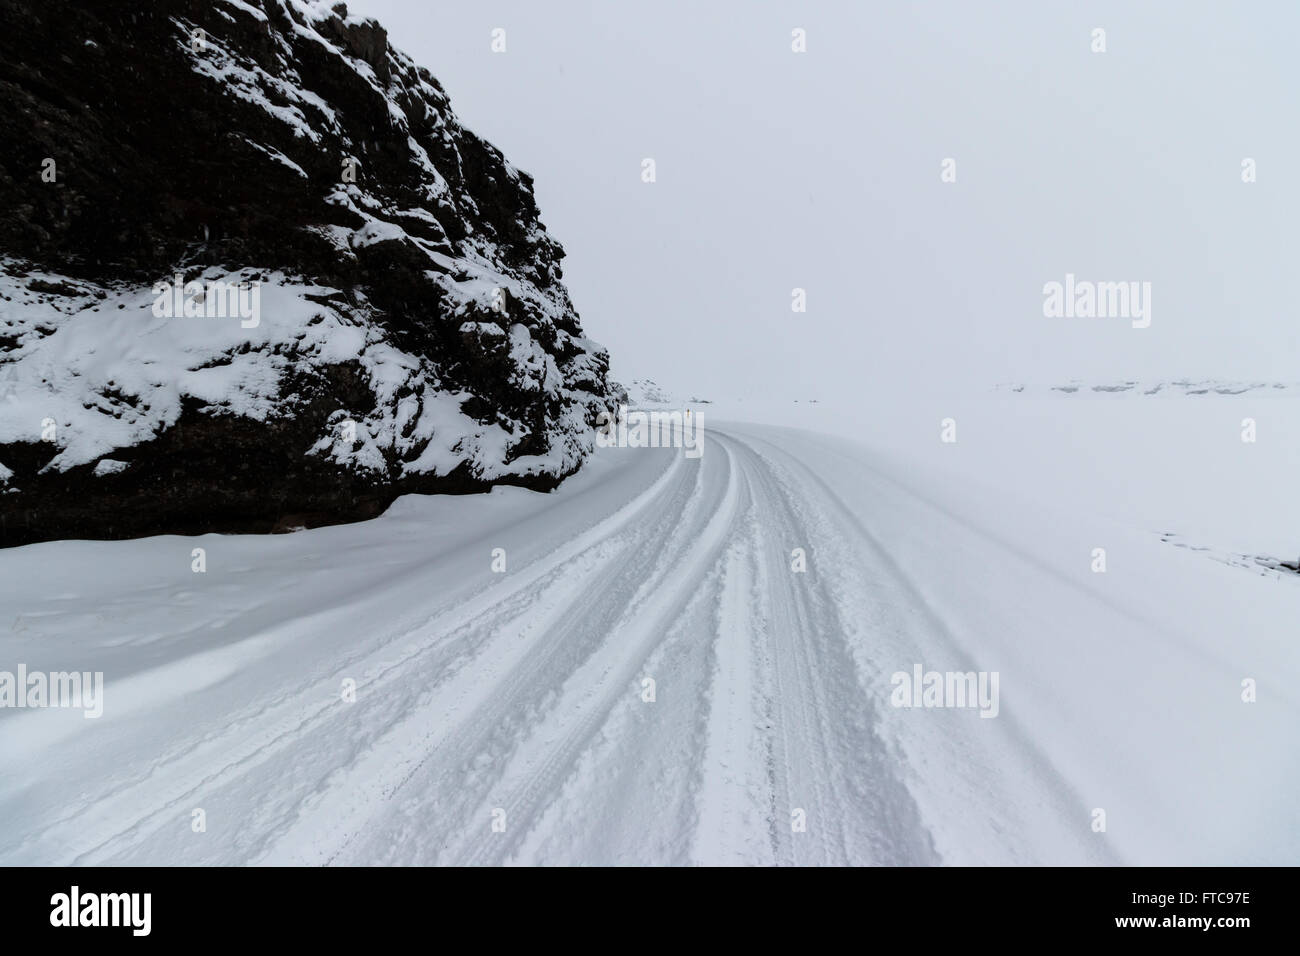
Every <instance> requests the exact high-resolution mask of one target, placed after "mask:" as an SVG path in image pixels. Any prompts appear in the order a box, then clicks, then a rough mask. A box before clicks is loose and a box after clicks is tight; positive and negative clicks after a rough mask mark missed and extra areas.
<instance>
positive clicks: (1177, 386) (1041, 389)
mask: <svg viewBox="0 0 1300 956" xmlns="http://www.w3.org/2000/svg"><path fill="white" fill-rule="evenodd" d="M993 390H994V391H995V392H1012V393H1015V394H1028V395H1047V394H1052V393H1060V394H1063V395H1075V394H1095V395H1123V394H1129V395H1243V394H1245V393H1247V392H1255V393H1260V392H1265V393H1268V394H1270V395H1281V396H1288V397H1291V396H1300V383H1297V382H1231V381H1221V380H1218V379H1175V380H1173V381H1165V382H1138V381H1122V382H1084V381H1080V380H1077V379H1072V380H1071V381H1068V382H1065V383H1064V384H1061V385H1029V384H1024V383H1003V384H1000V385H995V386H994V387H993Z"/></svg>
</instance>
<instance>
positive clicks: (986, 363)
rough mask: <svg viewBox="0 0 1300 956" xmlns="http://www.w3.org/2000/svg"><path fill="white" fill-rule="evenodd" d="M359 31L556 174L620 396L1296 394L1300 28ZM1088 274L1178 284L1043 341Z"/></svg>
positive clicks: (642, 20) (525, 158) (946, 10)
mask: <svg viewBox="0 0 1300 956" xmlns="http://www.w3.org/2000/svg"><path fill="white" fill-rule="evenodd" d="M349 9H350V11H351V12H353V13H363V14H367V15H372V16H375V17H377V18H379V19H380V20H381V21H382V22H383V23H384V25H385V26H386V27H387V29H388V31H389V37H390V41H391V42H392V43H394V44H395V45H396V46H398V47H400V48H402V49H404V50H405V51H406V52H408V53H409V54H411V55H412V56H413V57H414V58H415V59H416V60H417V61H419V62H420V63H422V64H423V65H425V66H428V67H429V68H430V69H431V70H432V71H433V72H434V74H435V75H437V76H438V78H439V79H440V80H441V81H442V83H443V84H444V86H445V87H446V88H447V90H448V92H449V94H450V95H451V100H452V106H453V108H454V109H455V110H456V112H457V113H458V115H459V116H460V117H461V119H462V120H463V121H464V122H465V124H466V125H467V126H469V127H470V128H471V129H473V130H475V131H476V132H478V133H480V134H481V135H483V136H484V137H486V138H487V139H489V140H491V141H492V142H493V143H495V144H496V145H498V146H499V147H500V148H501V149H502V150H503V151H504V152H505V154H506V155H507V157H508V158H509V159H510V160H511V161H512V162H513V163H514V164H515V165H517V166H519V167H521V168H523V169H526V170H528V171H529V172H531V173H532V174H533V175H534V176H535V177H536V188H537V196H538V203H539V205H540V207H541V210H542V217H543V220H544V221H545V222H546V224H547V227H548V228H549V229H550V230H551V231H552V232H553V233H554V234H555V235H556V236H557V238H559V239H560V241H561V242H563V244H564V246H565V248H566V249H567V251H568V259H567V260H566V265H565V274H566V281H567V283H568V285H569V289H570V291H571V293H572V295H573V298H574V301H575V303H576V305H577V307H578V310H579V312H580V313H581V314H582V316H583V320H584V323H585V325H586V328H587V329H588V331H589V333H590V334H591V335H592V336H593V337H595V338H597V339H598V340H600V341H601V342H602V343H604V344H605V345H606V346H608V347H609V348H610V350H611V352H612V353H613V356H614V364H615V369H616V371H617V372H619V373H620V374H622V375H624V376H627V377H633V376H649V377H653V378H656V379H658V380H659V381H661V382H662V383H664V384H666V385H668V386H669V387H670V388H672V389H674V390H676V391H679V392H686V393H690V392H694V393H698V394H701V395H704V396H706V397H737V396H758V395H768V396H781V397H786V396H788V397H821V398H823V399H834V398H851V397H853V396H854V395H857V394H860V393H861V394H865V393H866V392H867V391H871V390H873V389H871V386H877V385H878V386H881V387H884V388H888V389H890V390H898V389H904V390H906V389H912V388H915V389H923V390H929V389H935V388H942V387H946V386H948V385H958V386H964V385H969V386H974V387H977V388H982V387H984V386H986V385H991V384H993V383H995V382H1000V381H1006V380H1029V381H1033V382H1047V383H1052V382H1056V381H1060V380H1062V379H1065V378H1069V377H1076V376H1077V377H1083V378H1089V379H1101V378H1106V379H1111V378H1123V377H1140V378H1150V377H1175V376H1179V375H1193V376H1202V375H1217V376H1220V377H1231V378H1241V377H1247V378H1249V377H1268V378H1280V379H1286V380H1289V381H1295V380H1300V362H1297V341H1296V332H1295V329H1296V326H1297V321H1296V319H1297V317H1296V315H1295V308H1294V295H1293V293H1292V291H1291V281H1290V277H1291V272H1292V270H1293V269H1294V267H1295V264H1296V260H1297V250H1298V248H1300V244H1298V243H1297V239H1296V225H1295V220H1296V212H1297V210H1298V209H1300V204H1298V203H1297V199H1300V195H1298V193H1297V185H1296V173H1295V170H1297V169H1300V149H1298V146H1300V142H1298V137H1297V132H1296V125H1297V124H1296V122H1295V117H1296V116H1297V115H1298V113H1300V110H1298V109H1297V106H1300V104H1298V103H1297V98H1298V93H1300V82H1297V79H1298V77H1297V70H1296V68H1295V66H1294V63H1295V53H1294V50H1293V49H1292V47H1293V46H1294V37H1295V36H1296V35H1297V33H1298V32H1300V31H1298V30H1297V26H1300V15H1298V14H1297V7H1296V5H1294V4H1291V3H1283V2H1275V3H1251V2H1246V3H1240V2H1239V3H1228V2H1222V3H1186V2H1167V3H1164V2H1162V3H1151V2H1144V3H1138V4H1133V3H1115V4H1111V3H1089V4H1086V5H1085V4H1063V3H1062V4H1058V3H1041V2H1040V3H1005V2H1003V3H996V4H993V3H969V2H930V0H925V2H916V3H906V4H904V3H865V2H856V3H848V2H825V3H816V4H813V3H767V2H764V3H756V2H744V3H742V2H707V3H686V2H679V3H673V2H655V3H652V4H633V3H615V2H595V0H593V2H578V0H566V2H550V3H538V2H491V0H488V2H483V0H475V2H439V3H430V2H425V0H351V2H349ZM496 27H501V28H504V29H505V30H506V42H507V52H506V53H504V54H494V53H493V52H492V51H491V48H490V43H491V31H492V29H493V28H496ZM796 27H801V28H803V29H805V30H806V31H807V37H808V41H807V42H808V52H807V53H804V54H795V53H793V52H792V51H791V30H792V29H794V28H796ZM1095 27H1102V28H1104V29H1105V31H1106V44H1107V51H1106V52H1105V53H1093V52H1091V49H1090V44H1091V31H1092V30H1093V28H1095ZM644 157H653V158H654V159H655V161H656V163H657V172H658V181H657V182H656V183H654V184H645V183H642V182H641V179H640V164H641V160H642V159H643V158H644ZM946 157H952V158H954V159H955V160H956V163H957V182H956V183H952V184H945V183H942V182H941V181H940V164H941V162H942V160H943V159H944V158H946ZM1244 157H1252V158H1254V159H1255V160H1256V162H1257V164H1258V167H1257V168H1258V181H1257V182H1256V183H1254V184H1250V185H1247V184H1243V183H1242V181H1241V161H1242V159H1243V158H1244ZM1067 272H1073V273H1074V274H1075V275H1076V276H1077V277H1078V278H1080V279H1092V280H1098V281H1120V280H1137V281H1149V282H1151V283H1152V303H1151V305H1152V324H1151V327H1150V328H1147V329H1133V328H1132V327H1131V325H1130V323H1129V321H1127V320H1126V319H1121V318H1109V319H1078V318H1075V319H1064V318H1045V317H1044V316H1043V314H1042V302H1043V296H1042V287H1043V284H1044V283H1045V282H1049V281H1053V280H1055V281H1063V280H1064V278H1065V274H1066V273H1067ZM796 286H798V287H803V288H806V289H807V290H808V311H807V313H806V314H795V313H792V312H791V309H790V300H791V289H792V288H794V287H796Z"/></svg>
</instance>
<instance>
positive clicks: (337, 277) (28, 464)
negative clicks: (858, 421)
mask: <svg viewBox="0 0 1300 956" xmlns="http://www.w3.org/2000/svg"><path fill="white" fill-rule="evenodd" d="M0 63H3V64H4V67H3V70H0V105H2V106H3V110H0V136H2V137H3V139H4V141H5V143H6V146H5V149H4V151H3V154H2V155H0V545H12V544H21V543H25V542H28V541H36V540H44V539H49V538H60V537H118V536H127V535H136V534H144V533H151V532H159V531H178V532H198V531H211V530H219V531H257V530H271V529H273V528H274V527H276V526H297V525H303V524H307V525H310V524H318V523H327V522H333V521H342V520H351V519H356V518H362V517H368V516H371V515H374V514H377V513H378V512H379V511H382V510H383V508H385V507H386V506H387V505H388V503H389V502H391V501H392V500H393V498H395V497H396V496H397V495H399V494H403V493H406V492H466V491H477V490H484V489H486V488H487V487H489V486H491V485H492V484H496V483H512V484H520V485H525V486H528V487H533V488H538V489H547V488H550V487H553V486H554V485H555V484H556V483H557V482H558V481H560V480H561V479H562V478H563V477H564V476H566V475H568V474H570V473H572V472H573V471H574V470H576V469H577V468H578V467H579V465H580V464H581V462H582V459H583V457H584V455H585V454H586V453H587V452H588V451H589V450H590V448H591V444H592V433H591V430H590V429H591V426H592V424H594V422H595V419H596V415H597V414H598V412H599V411H600V409H601V408H604V407H607V406H608V405H609V404H610V402H611V391H610V385H609V384H608V382H607V380H606V374H607V370H608V360H607V356H606V354H605V352H604V350H603V349H601V348H600V347H599V346H598V345H596V344H595V343H593V342H591V341H590V340H588V339H587V338H585V337H584V335H583V333H582V329H581V326H580V324H579V320H578V316H577V314H576V313H575V311H574V308H573V305H572V303H571V302H570V300H569V296H568V292H567V291H566V289H565V288H564V285H563V284H562V281H561V280H562V271H561V268H560V260H561V258H562V256H563V250H562V249H561V248H560V246H559V244H558V243H557V242H556V241H555V240H554V239H552V238H551V237H550V236H549V235H548V234H547V232H546V230H545V228H544V227H543V226H542V224H541V222H540V220H539V214H538V210H537V206H536V203H535V201H534V198H533V192H532V181H531V179H530V177H529V176H528V175H527V174H526V173H524V172H521V171H520V170H517V169H515V168H514V167H513V166H511V165H510V164H509V163H508V162H507V161H506V160H505V159H504V157H503V156H502V155H501V154H500V152H499V151H498V150H496V149H495V148H494V147H493V146H491V145H490V144H488V143H486V142H484V141H483V140H481V139H479V138H478V137H476V136H475V135H474V134H473V133H470V132H469V131H467V130H466V129H464V128H463V127H462V126H461V125H460V123H459V121H458V120H457V119H456V116H455V114H454V113H452V111H451V109H450V107H449V105H448V101H447V97H446V94H445V93H444V92H443V90H442V88H441V87H440V86H439V84H438V82H437V80H436V79H434V77H433V76H432V75H431V74H430V73H429V72H428V71H427V70H425V69H424V68H422V67H418V66H416V65H415V64H414V63H413V62H412V61H411V60H410V59H409V58H408V57H407V56H405V55H404V54H402V53H401V52H400V51H398V50H395V49H393V48H392V47H391V46H390V45H389V44H388V40H387V35H386V33H385V31H384V29H383V27H382V26H380V25H379V24H378V23H377V22H375V21H374V20H369V19H363V18H360V17H356V16H349V15H348V12H347V9H346V7H345V5H344V4H341V3H336V4H332V5H330V4H327V3H309V2H304V0H149V2H142V3H133V4H107V3H100V2H97V0H0Z"/></svg>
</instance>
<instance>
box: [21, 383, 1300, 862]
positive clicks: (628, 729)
mask: <svg viewBox="0 0 1300 956" xmlns="http://www.w3.org/2000/svg"><path fill="white" fill-rule="evenodd" d="M1001 401H1002V402H1003V404H1000V405H999V404H991V405H988V406H985V407H982V408H978V409H977V408H975V407H973V406H957V408H958V411H957V412H956V413H955V414H954V415H953V417H954V418H955V419H956V421H957V426H958V432H957V436H958V441H957V442H956V443H955V444H951V445H948V444H944V443H942V442H941V441H940V439H939V436H940V422H941V414H940V413H941V411H942V409H941V408H940V407H939V404H936V407H935V409H933V410H932V409H929V408H916V407H909V408H908V409H907V410H906V411H902V412H899V413H898V414H895V415H892V416H889V415H886V416H883V417H886V418H890V419H891V422H892V425H891V426H890V427H891V428H893V431H892V433H891V434H888V435H884V434H877V435H871V436H866V435H864V434H860V433H859V434H857V435H854V434H853V432H854V431H855V430H856V431H858V432H861V429H860V428H858V426H857V425H856V424H853V423H854V422H859V421H860V420H861V419H862V417H863V416H862V415H861V414H860V411H859V412H856V413H854V414H855V415H856V417H854V415H844V416H841V417H840V418H838V419H836V418H835V417H834V414H833V413H832V412H831V411H828V410H825V409H811V408H808V407H807V406H803V407H802V408H801V409H800V410H799V411H798V412H797V413H796V412H793V411H789V412H788V414H784V420H786V424H773V423H772V422H774V421H777V420H781V419H783V416H782V415H775V414H772V413H770V411H765V412H759V411H758V410H756V409H753V408H752V407H751V408H750V409H745V408H742V407H739V406H735V407H731V408H728V409H724V408H721V407H715V406H698V407H697V408H698V411H697V413H698V414H703V415H704V416H706V417H705V421H704V427H705V434H706V439H705V442H706V444H705V452H704V454H703V455H702V456H701V457H699V458H697V459H690V458H687V457H686V456H685V455H683V454H682V452H681V451H680V450H674V449H636V448H611V449H601V450H598V451H597V452H596V453H595V455H594V457H593V458H592V460H591V461H590V463H589V464H588V465H587V466H586V467H585V468H584V469H583V470H582V471H581V472H580V473H579V474H578V475H577V476H575V477H574V478H572V479H570V480H569V481H567V482H565V483H564V484H563V485H562V486H561V487H560V488H559V489H558V490H557V491H556V492H554V493H551V494H538V493H534V492H529V491H523V490H520V489H515V488H497V489H495V490H493V491H492V492H491V493H490V494H486V495H475V496H467V497H454V498H451V497H421V496H408V497H405V498H402V499H399V500H398V502H397V503H396V504H395V505H394V506H393V507H392V508H391V509H390V510H389V511H388V512H387V513H386V514H384V515H383V516H382V517H380V518H378V519H376V520H374V521H370V522H365V523H361V524H356V525H348V526H340V527H330V528H323V529H318V530H313V531H307V532H301V533H296V534H289V535H279V536H269V537H257V536H217V535H207V536H202V537H197V538H182V537H170V536H168V537H156V538H149V539H143V540H135V541H116V542H82V541H60V542H51V543H44V544H37V545H30V546H26V547H22V548H14V549H9V550H7V551H3V552H0V672H3V671H6V670H8V671H13V670H15V668H16V667H17V665H18V664H20V663H21V664H24V665H26V667H27V669H28V670H29V671H37V670H41V671H47V672H48V671H63V670H77V671H82V672H96V671H102V672H103V673H104V700H103V715H102V716H101V717H99V718H95V719H87V718H86V717H84V716H83V715H82V713H81V712H80V711H77V710H71V709H52V708H51V709H31V708H29V709H25V710H19V709H14V708H4V709H0V821H3V823H2V824H0V863H5V864H90V863H118V864H144V863H163V864H216V863H221V864H243V863H253V864H280V863H305V864H374V863H410V864H416V863H444V864H452V863H461V864H500V863H513V864H528V863H550V864H564V863H583V864H600V863H611V864H649V863H666V864H691V863H714V864H848V863H851V864H936V863H944V864H991V863H1023V864H1048V863H1055V864H1067V863H1083V864H1119V863H1126V864H1211V863H1280V864H1294V863H1295V862H1297V860H1298V859H1300V811H1297V809H1296V802H1295V800H1294V793H1295V789H1296V783H1297V778H1298V777H1300V773H1298V772H1297V771H1298V770H1300V767H1298V765H1297V751H1296V748H1295V746H1294V728H1295V727H1296V726H1298V725H1300V699H1298V698H1297V695H1296V693H1295V687H1297V686H1300V641H1297V640H1296V638H1295V633H1294V624H1293V622H1294V621H1296V620H1297V619H1298V618H1300V576H1298V575H1295V574H1293V573H1287V572H1285V570H1280V569H1276V568H1264V567H1261V566H1258V565H1253V566H1251V567H1244V566H1237V565H1234V564H1232V563H1225V562H1224V561H1221V560H1210V559H1209V558H1208V557H1207V556H1206V555H1205V554H1202V553H1199V552H1197V551H1195V550H1194V549H1192V548H1184V547H1175V546H1173V544H1171V543H1170V541H1169V540H1166V539H1164V538H1162V535H1165V536H1167V535H1170V534H1177V535H1180V536H1182V538H1185V539H1186V540H1187V541H1190V542H1192V543H1193V544H1198V545H1204V546H1206V547H1209V548H1212V549H1219V550H1221V551H1227V552H1234V551H1235V552H1241V553H1247V552H1250V553H1256V552H1258V553H1277V554H1282V555H1283V556H1287V555H1290V554H1291V553H1292V552H1294V551H1296V550H1300V542H1298V541H1296V540H1294V539H1291V540H1290V541H1289V545H1290V550H1289V551H1288V550H1286V549H1287V545H1288V542H1287V541H1285V540H1283V539H1284V538H1287V537H1288V536H1290V535H1294V533H1295V528H1296V527H1297V525H1296V524H1295V523H1294V521H1292V519H1293V518H1294V517H1295V516H1296V514H1295V513H1296V511H1297V508H1296V506H1295V505H1293V504H1290V503H1288V502H1286V501H1285V498H1284V494H1285V488H1286V487H1287V486H1288V484H1289V483H1292V478H1293V476H1294V474H1295V468H1294V465H1295V462H1294V460H1293V459H1294V457H1295V453H1294V452H1293V451H1291V449H1293V448H1296V447H1297V443H1296V442H1294V441H1290V440H1289V438H1287V440H1285V441H1283V440H1281V439H1282V438H1283V437H1287V436H1285V435H1283V434H1280V433H1282V432H1283V431H1284V430H1283V429H1282V427H1281V425H1280V424H1279V423H1280V422H1281V421H1282V420H1283V419H1284V418H1286V417H1289V418H1290V419H1292V420H1294V419H1295V417H1296V416H1294V415H1289V416H1285V415H1283V411H1284V409H1283V408H1282V406H1283V405H1285V404H1286V402H1285V401H1284V400H1283V401H1277V402H1273V403H1255V404H1254V405H1251V406H1250V407H1249V408H1248V407H1247V405H1246V404H1242V403H1243V402H1245V403H1247V404H1248V403H1249V400H1248V399H1247V398H1246V397H1244V396H1237V397H1221V398H1215V399H1212V401H1213V402H1216V403H1219V404H1218V405H1217V406H1215V412H1214V414H1213V415H1209V416H1207V414H1206V412H1205V407H1204V406H1201V407H1199V408H1197V409H1196V410H1195V412H1194V414H1189V412H1188V409H1189V405H1190V403H1189V401H1188V400H1186V399H1182V400H1169V401H1161V402H1155V403H1153V402H1150V401H1140V400H1139V401H1136V402H1134V403H1130V404H1131V405H1132V407H1133V408H1134V409H1136V408H1138V407H1139V406H1140V407H1141V409H1142V410H1141V411H1133V410H1129V411H1127V412H1125V413H1124V414H1123V415H1121V414H1118V413H1117V411H1116V406H1115V405H1114V404H1113V403H1112V402H1110V401H1109V400H1106V401H1102V400H1098V401H1097V402H1080V401H1078V400H1077V399H1075V398H1071V397H1065V396H1062V397H1060V398H1059V399H1058V400H1057V401H1056V402H1042V401H1039V402H1038V403H1037V404H1033V403H1031V402H1030V400H1028V399H1012V398H1007V399H1004V400H1001ZM1016 402H1023V403H1024V404H1019V405H1017V404H1016ZM1270 404H1271V406H1272V407H1271V408H1270V407H1269V406H1270ZM1252 412H1253V413H1254V414H1255V415H1257V416H1258V417H1259V421H1260V423H1261V425H1260V436H1261V437H1260V439H1259V442H1258V443H1257V444H1256V445H1254V446H1248V445H1246V444H1245V443H1243V442H1242V441H1241V439H1240V437H1239V435H1238V433H1237V429H1238V423H1239V420H1240V419H1241V418H1242V417H1244V416H1245V415H1246V414H1249V413H1252ZM724 413H725V415H726V417H729V418H730V419H731V421H730V422H729V423H728V422H724V421H722V420H721V419H722V417H724ZM999 416H1000V417H999ZM745 417H751V418H755V419H761V420H755V421H748V422H746V421H743V420H742V419H744V418H745ZM870 417H872V418H873V419H875V420H879V419H880V417H881V416H874V415H873V416H870ZM788 425H798V426H799V427H788ZM850 425H852V427H850ZM1180 449H1181V452H1180V451H1179V450H1180ZM1099 452H1104V454H1099ZM1121 452H1123V453H1124V454H1127V456H1128V457H1127V458H1125V457H1124V454H1121ZM1252 455H1254V458H1252V457H1251V456H1252ZM1202 456H1203V457H1204V459H1205V460H1206V461H1215V462H1218V465H1217V466H1216V467H1212V468H1208V469H1203V470H1201V471H1199V472H1198V470H1197V469H1196V468H1195V467H1194V466H1195V463H1196V462H1197V461H1199V460H1200V459H1201V457H1202ZM1098 459H1100V460H1101V461H1110V462H1111V463H1112V464H1113V463H1115V462H1123V463H1124V466H1125V469H1126V470H1125V471H1122V472H1121V470H1120V469H1118V468H1117V467H1111V468H1109V469H1107V468H1103V467H1101V464H1100V463H1098V464H1097V465H1096V467H1095V468H1089V467H1088V462H1091V461H1094V460H1098ZM1279 471H1280V472H1281V474H1275V473H1276V472H1279ZM1179 476H1181V482H1180V481H1179V480H1178V479H1179ZM1234 488H1235V489H1236V494H1235V495H1234V493H1233V491H1232V489H1234ZM1125 491H1127V492H1129V493H1127V494H1125V493H1123V492H1125ZM1270 514H1271V516H1272V522H1273V523H1272V525H1270V524H1269V521H1268V520H1267V518H1268V516H1269V515H1270ZM1269 527H1272V528H1273V533H1272V537H1270V536H1269V534H1268V533H1267V529H1268V528H1269ZM1180 540H1181V539H1180ZM1252 547H1253V550H1252ZM196 548H201V549H203V550H204V552H205V553H204V555H203V559H204V561H205V562H206V570H205V571H204V572H202V573H198V572H196V571H194V570H193V567H194V564H195V561H196V557H195V555H194V549H196ZM1096 548H1104V549H1105V552H1106V570H1105V572H1104V573H1098V572H1097V571H1096V570H1094V567H1095V557H1094V553H1095V551H1094V549H1096ZM496 549H501V550H500V551H497V550H496ZM795 549H802V550H803V553H804V555H805V558H806V571H804V572H803V573H799V572H797V571H795V570H793V567H794V563H795V560H794V557H793V553H794V551H795ZM1216 553H1218V552H1217V551H1216ZM1292 560H1294V559H1292ZM501 561H504V569H503V570H502V569H501ZM494 563H495V564H496V567H497V569H498V570H494ZM917 665H920V666H921V667H922V668H924V669H925V670H926V671H930V670H935V671H941V672H947V671H953V672H997V673H998V675H999V688H1000V701H999V706H998V709H997V715H996V717H993V718H992V719H986V718H984V717H982V716H981V714H980V712H979V711H978V710H977V709H973V708H969V707H966V708H962V707H953V708H915V707H913V708H906V707H896V706H894V705H893V702H892V697H893V690H894V686H893V682H892V675H895V674H896V673H899V672H903V673H911V672H912V671H913V668H914V667H915V666H917ZM1245 679H1253V680H1254V681H1256V682H1257V699H1256V700H1255V702H1253V703H1247V702H1244V701H1243V699H1242V694H1243V690H1242V682H1243V680H1245ZM648 681H653V684H652V685H651V684H649V683H647V682H648ZM352 682H354V684H353V683H352ZM353 686H354V687H355V693H354V694H352V693H351V691H350V688H352V687H353ZM651 690H652V691H653V693H651ZM350 698H354V699H350ZM200 810H201V811H202V814H201V816H202V819H203V821H204V825H205V829H203V831H202V832H196V825H195V820H196V819H199V817H198V816H196V811H200ZM1097 810H1104V813H1105V818H1104V819H1105V830H1104V831H1098V830H1097V829H1095V821H1096V820H1097V815H1096V811H1097ZM800 824H802V825H800Z"/></svg>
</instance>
